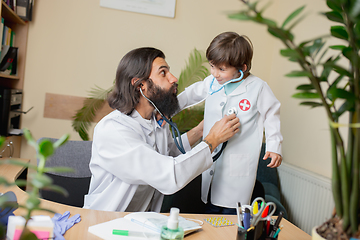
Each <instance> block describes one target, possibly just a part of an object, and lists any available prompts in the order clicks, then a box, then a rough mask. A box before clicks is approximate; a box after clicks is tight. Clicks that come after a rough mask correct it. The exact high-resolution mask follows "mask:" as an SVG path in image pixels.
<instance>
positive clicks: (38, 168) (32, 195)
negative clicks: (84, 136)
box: [0, 129, 72, 240]
mask: <svg viewBox="0 0 360 240" xmlns="http://www.w3.org/2000/svg"><path fill="white" fill-rule="evenodd" d="M24 136H25V138H26V139H27V142H28V144H29V145H31V146H33V147H34V148H35V150H36V153H37V158H38V159H39V164H38V165H32V164H30V163H24V162H20V161H16V160H4V161H1V163H0V164H4V163H8V164H13V165H19V166H23V167H25V168H29V169H32V170H34V172H33V173H31V174H29V176H28V180H22V179H18V180H16V181H15V182H8V181H7V180H6V179H5V178H3V177H1V176H0V184H4V185H5V186H12V185H18V186H26V185H27V183H28V186H30V188H31V191H30V192H28V194H29V196H28V198H27V200H26V202H25V205H18V204H17V203H12V204H9V203H6V201H5V202H2V203H1V204H3V205H2V207H15V208H17V207H20V208H24V209H25V210H26V214H25V216H23V217H24V218H25V220H26V222H25V226H24V231H23V232H22V234H21V237H20V240H32V239H38V238H37V237H36V236H35V234H33V233H32V232H30V231H29V230H28V229H27V228H26V225H27V223H28V221H29V220H30V218H31V216H32V213H33V211H36V210H44V211H48V212H51V213H54V212H53V211H52V210H50V209H43V208H41V206H40V200H39V190H40V189H44V190H52V191H56V192H59V193H62V194H64V195H65V196H66V195H67V194H68V193H67V191H66V190H65V189H63V188H62V187H59V186H56V185H52V179H51V178H50V177H48V176H47V175H45V173H47V172H71V171H72V169H71V168H67V167H51V168H48V167H45V163H46V161H47V160H48V158H49V157H50V156H51V155H52V154H53V153H54V152H55V150H56V149H57V148H58V147H60V146H62V145H63V144H64V143H66V141H67V140H68V139H69V135H68V134H65V135H64V136H62V137H61V138H60V139H59V140H57V141H56V142H54V143H53V142H51V141H50V140H48V139H43V140H41V141H40V142H36V141H35V140H34V138H33V137H32V135H31V133H30V131H29V130H27V129H24ZM3 141H4V139H3V137H1V138H0V143H2V142H3ZM5 204H6V205H5Z"/></svg>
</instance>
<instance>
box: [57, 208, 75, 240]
mask: <svg viewBox="0 0 360 240" xmlns="http://www.w3.org/2000/svg"><path fill="white" fill-rule="evenodd" d="M69 216H70V212H69V211H66V212H65V213H64V214H63V215H61V214H59V213H55V215H54V217H53V218H52V221H53V223H54V235H55V240H65V238H64V237H63V236H62V235H64V234H65V232H66V231H67V230H69V229H70V228H71V227H72V226H73V225H74V224H75V223H78V222H80V221H81V218H80V214H75V215H74V216H72V217H71V218H69Z"/></svg>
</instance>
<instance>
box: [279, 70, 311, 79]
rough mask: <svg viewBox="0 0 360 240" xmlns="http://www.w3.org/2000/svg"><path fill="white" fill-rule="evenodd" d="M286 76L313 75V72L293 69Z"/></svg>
mask: <svg viewBox="0 0 360 240" xmlns="http://www.w3.org/2000/svg"><path fill="white" fill-rule="evenodd" d="M285 76H286V77H308V78H309V77H311V74H310V73H309V72H307V71H291V72H290V73H288V74H286V75H285Z"/></svg>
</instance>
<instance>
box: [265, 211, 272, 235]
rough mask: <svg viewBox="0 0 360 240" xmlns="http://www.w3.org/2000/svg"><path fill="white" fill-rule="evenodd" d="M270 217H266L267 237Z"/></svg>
mask: <svg viewBox="0 0 360 240" xmlns="http://www.w3.org/2000/svg"><path fill="white" fill-rule="evenodd" d="M270 219H271V218H270V217H269V216H267V217H266V235H267V236H269V233H270Z"/></svg>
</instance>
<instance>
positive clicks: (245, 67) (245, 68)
mask: <svg viewBox="0 0 360 240" xmlns="http://www.w3.org/2000/svg"><path fill="white" fill-rule="evenodd" d="M241 70H242V71H243V72H246V70H247V66H246V64H244V65H243V68H242V69H241Z"/></svg>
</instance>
